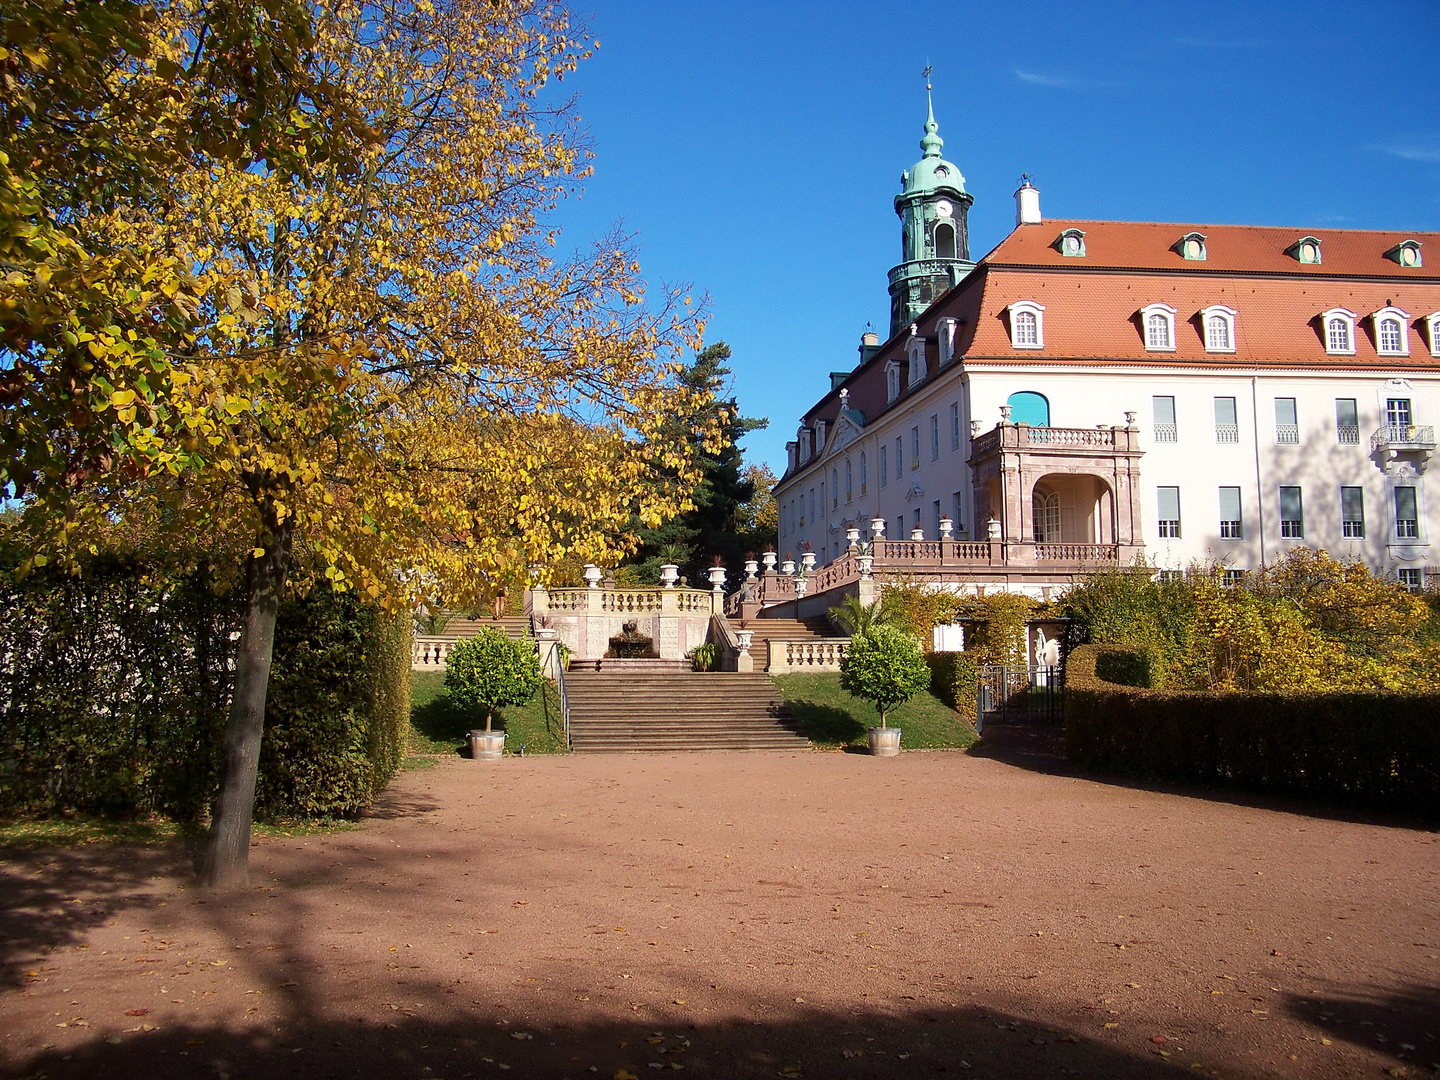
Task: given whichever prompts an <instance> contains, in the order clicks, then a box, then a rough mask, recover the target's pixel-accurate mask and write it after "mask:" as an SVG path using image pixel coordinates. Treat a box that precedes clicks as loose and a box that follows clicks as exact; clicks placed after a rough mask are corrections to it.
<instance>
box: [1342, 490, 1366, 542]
mask: <svg viewBox="0 0 1440 1080" xmlns="http://www.w3.org/2000/svg"><path fill="white" fill-rule="evenodd" d="M1340 535H1341V536H1343V537H1344V538H1345V539H1346V540H1364V539H1365V489H1364V488H1358V487H1342V488H1341V489H1340Z"/></svg>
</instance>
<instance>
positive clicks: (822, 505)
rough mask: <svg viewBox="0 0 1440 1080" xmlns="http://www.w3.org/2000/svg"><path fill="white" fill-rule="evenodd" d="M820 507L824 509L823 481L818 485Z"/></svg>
mask: <svg viewBox="0 0 1440 1080" xmlns="http://www.w3.org/2000/svg"><path fill="white" fill-rule="evenodd" d="M820 509H821V510H824V509H825V485H824V484H823V483H822V484H821V485H820Z"/></svg>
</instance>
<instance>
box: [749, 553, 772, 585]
mask: <svg viewBox="0 0 1440 1080" xmlns="http://www.w3.org/2000/svg"><path fill="white" fill-rule="evenodd" d="M771 559H772V560H773V559H774V556H773V555H772V556H771ZM772 565H773V562H772ZM766 569H767V570H768V569H769V567H768V566H767V567H766ZM759 572H760V564H759V563H758V562H756V561H755V560H754V559H746V560H745V580H746V581H754V580H755V575H756V574H757V573H759Z"/></svg>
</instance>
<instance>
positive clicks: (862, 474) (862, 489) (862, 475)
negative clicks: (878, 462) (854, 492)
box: [860, 450, 868, 495]
mask: <svg viewBox="0 0 1440 1080" xmlns="http://www.w3.org/2000/svg"><path fill="white" fill-rule="evenodd" d="M867 472H868V470H867V469H866V468H865V451H864V450H861V451H860V494H861V495H864V494H865V488H866V487H867V486H868V485H867V484H866V482H865V481H866V473H867Z"/></svg>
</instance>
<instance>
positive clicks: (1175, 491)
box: [1155, 487, 1180, 540]
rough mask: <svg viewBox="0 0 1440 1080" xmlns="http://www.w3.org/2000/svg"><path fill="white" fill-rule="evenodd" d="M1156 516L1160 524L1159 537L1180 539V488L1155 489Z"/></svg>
mask: <svg viewBox="0 0 1440 1080" xmlns="http://www.w3.org/2000/svg"><path fill="white" fill-rule="evenodd" d="M1155 502H1156V505H1157V507H1158V513H1157V515H1156V516H1157V517H1158V518H1159V524H1160V539H1162V540H1178V539H1180V489H1179V488H1178V487H1159V488H1156V489H1155Z"/></svg>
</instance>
